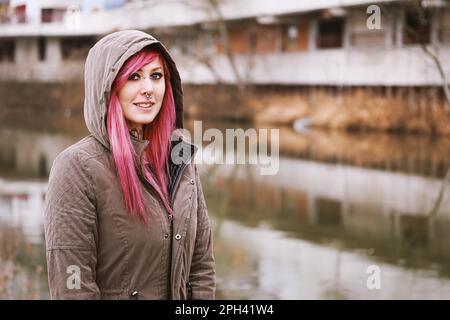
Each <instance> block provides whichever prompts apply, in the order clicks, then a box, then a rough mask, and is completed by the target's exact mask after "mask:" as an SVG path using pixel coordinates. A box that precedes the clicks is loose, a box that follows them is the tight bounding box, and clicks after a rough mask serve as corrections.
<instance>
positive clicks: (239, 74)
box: [175, 0, 253, 92]
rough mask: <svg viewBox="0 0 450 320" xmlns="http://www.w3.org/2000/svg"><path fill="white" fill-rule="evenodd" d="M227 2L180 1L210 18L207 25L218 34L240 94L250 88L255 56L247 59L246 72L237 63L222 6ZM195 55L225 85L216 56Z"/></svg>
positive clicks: (211, 0) (217, 0)
mask: <svg viewBox="0 0 450 320" xmlns="http://www.w3.org/2000/svg"><path fill="white" fill-rule="evenodd" d="M175 1H176V0H175ZM227 1H228V0H197V1H188V0H178V2H179V3H181V4H183V5H186V6H187V7H189V8H191V9H194V10H195V9H197V10H203V11H204V12H205V13H206V14H207V15H208V16H209V18H210V20H209V21H208V22H207V23H206V24H207V25H208V27H209V29H211V30H213V31H215V32H217V33H218V35H219V40H220V45H221V46H222V47H223V51H224V54H225V57H226V59H227V61H228V63H229V65H230V68H231V71H232V74H233V77H234V79H235V81H236V86H237V88H238V90H239V91H240V92H243V91H245V89H246V88H247V87H248V84H249V82H250V69H251V66H252V65H253V63H252V62H253V55H252V54H251V53H250V54H249V55H248V57H247V58H248V59H247V68H246V70H240V69H239V66H238V63H237V57H236V54H235V53H234V52H233V50H232V48H231V42H230V34H229V28H228V26H227V22H226V18H225V17H224V14H223V11H222V6H223V5H224V4H226V2H227ZM195 55H196V59H197V61H199V62H200V63H202V64H203V65H204V66H206V67H207V68H208V69H209V70H210V71H211V73H212V74H213V76H214V77H215V79H216V80H217V81H218V82H219V83H223V79H222V77H221V75H220V73H219V72H218V70H217V69H216V67H215V65H214V58H215V56H214V55H212V54H207V53H205V52H204V51H203V50H200V51H197V52H196V53H195Z"/></svg>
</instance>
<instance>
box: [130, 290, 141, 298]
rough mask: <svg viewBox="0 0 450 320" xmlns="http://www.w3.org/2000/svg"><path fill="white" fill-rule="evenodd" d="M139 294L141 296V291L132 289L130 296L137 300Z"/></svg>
mask: <svg viewBox="0 0 450 320" xmlns="http://www.w3.org/2000/svg"><path fill="white" fill-rule="evenodd" d="M138 296H139V291H137V290H131V293H130V298H131V299H136V300H137V298H138Z"/></svg>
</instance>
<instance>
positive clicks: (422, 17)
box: [380, 0, 450, 111]
mask: <svg viewBox="0 0 450 320" xmlns="http://www.w3.org/2000/svg"><path fill="white" fill-rule="evenodd" d="M441 2H442V4H443V5H444V6H448V5H449V4H450V1H449V0H443V1H441ZM426 4H427V2H426V1H423V0H410V1H405V2H403V3H402V8H403V9H406V10H408V11H409V12H411V13H413V14H415V16H416V17H417V18H418V22H419V26H420V27H423V28H425V27H427V26H428V27H430V26H431V25H432V23H433V21H432V20H433V18H434V17H435V16H433V15H432V14H430V13H429V10H430V9H429V8H427V5H426ZM380 6H381V7H382V8H383V11H384V12H385V13H386V14H387V15H389V8H387V7H386V6H385V5H383V4H380ZM391 17H392V16H391ZM403 30H404V31H405V33H404V34H405V35H406V36H408V37H409V38H410V39H412V40H413V42H414V43H416V44H418V45H419V46H420V48H421V49H422V51H423V52H424V53H425V54H426V55H427V56H428V57H430V58H431V60H432V61H433V63H434V65H435V67H436V69H437V71H438V73H439V76H440V78H441V81H442V82H441V83H442V85H441V86H442V90H443V92H444V95H445V99H446V103H445V104H444V108H445V109H446V110H447V111H450V88H449V82H448V79H447V75H446V74H445V68H444V66H443V62H442V59H441V57H440V55H439V52H440V43H439V41H437V42H435V41H433V40H432V37H431V34H428V35H427V37H423V36H422V34H420V33H419V32H418V30H417V28H413V27H412V26H410V25H408V23H406V21H405V23H404V24H403ZM429 31H430V32H432V29H431V28H430V30H429Z"/></svg>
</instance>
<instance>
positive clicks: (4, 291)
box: [0, 227, 48, 300]
mask: <svg viewBox="0 0 450 320" xmlns="http://www.w3.org/2000/svg"><path fill="white" fill-rule="evenodd" d="M41 255H42V253H41V251H40V250H39V248H37V247H36V246H34V245H31V244H30V243H28V242H27V241H26V239H25V238H24V235H23V234H22V233H21V232H20V230H17V229H14V228H5V227H2V228H0V299H15V300H16V299H26V300H31V299H47V298H48V288H47V287H46V281H47V280H46V276H45V265H44V263H43V257H41Z"/></svg>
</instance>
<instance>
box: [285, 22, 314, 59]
mask: <svg viewBox="0 0 450 320" xmlns="http://www.w3.org/2000/svg"><path fill="white" fill-rule="evenodd" d="M282 32H283V36H282V42H281V51H283V52H289V51H301V50H307V49H308V37H309V35H308V33H309V25H308V22H301V23H299V24H291V25H286V26H283V29H282Z"/></svg>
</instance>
